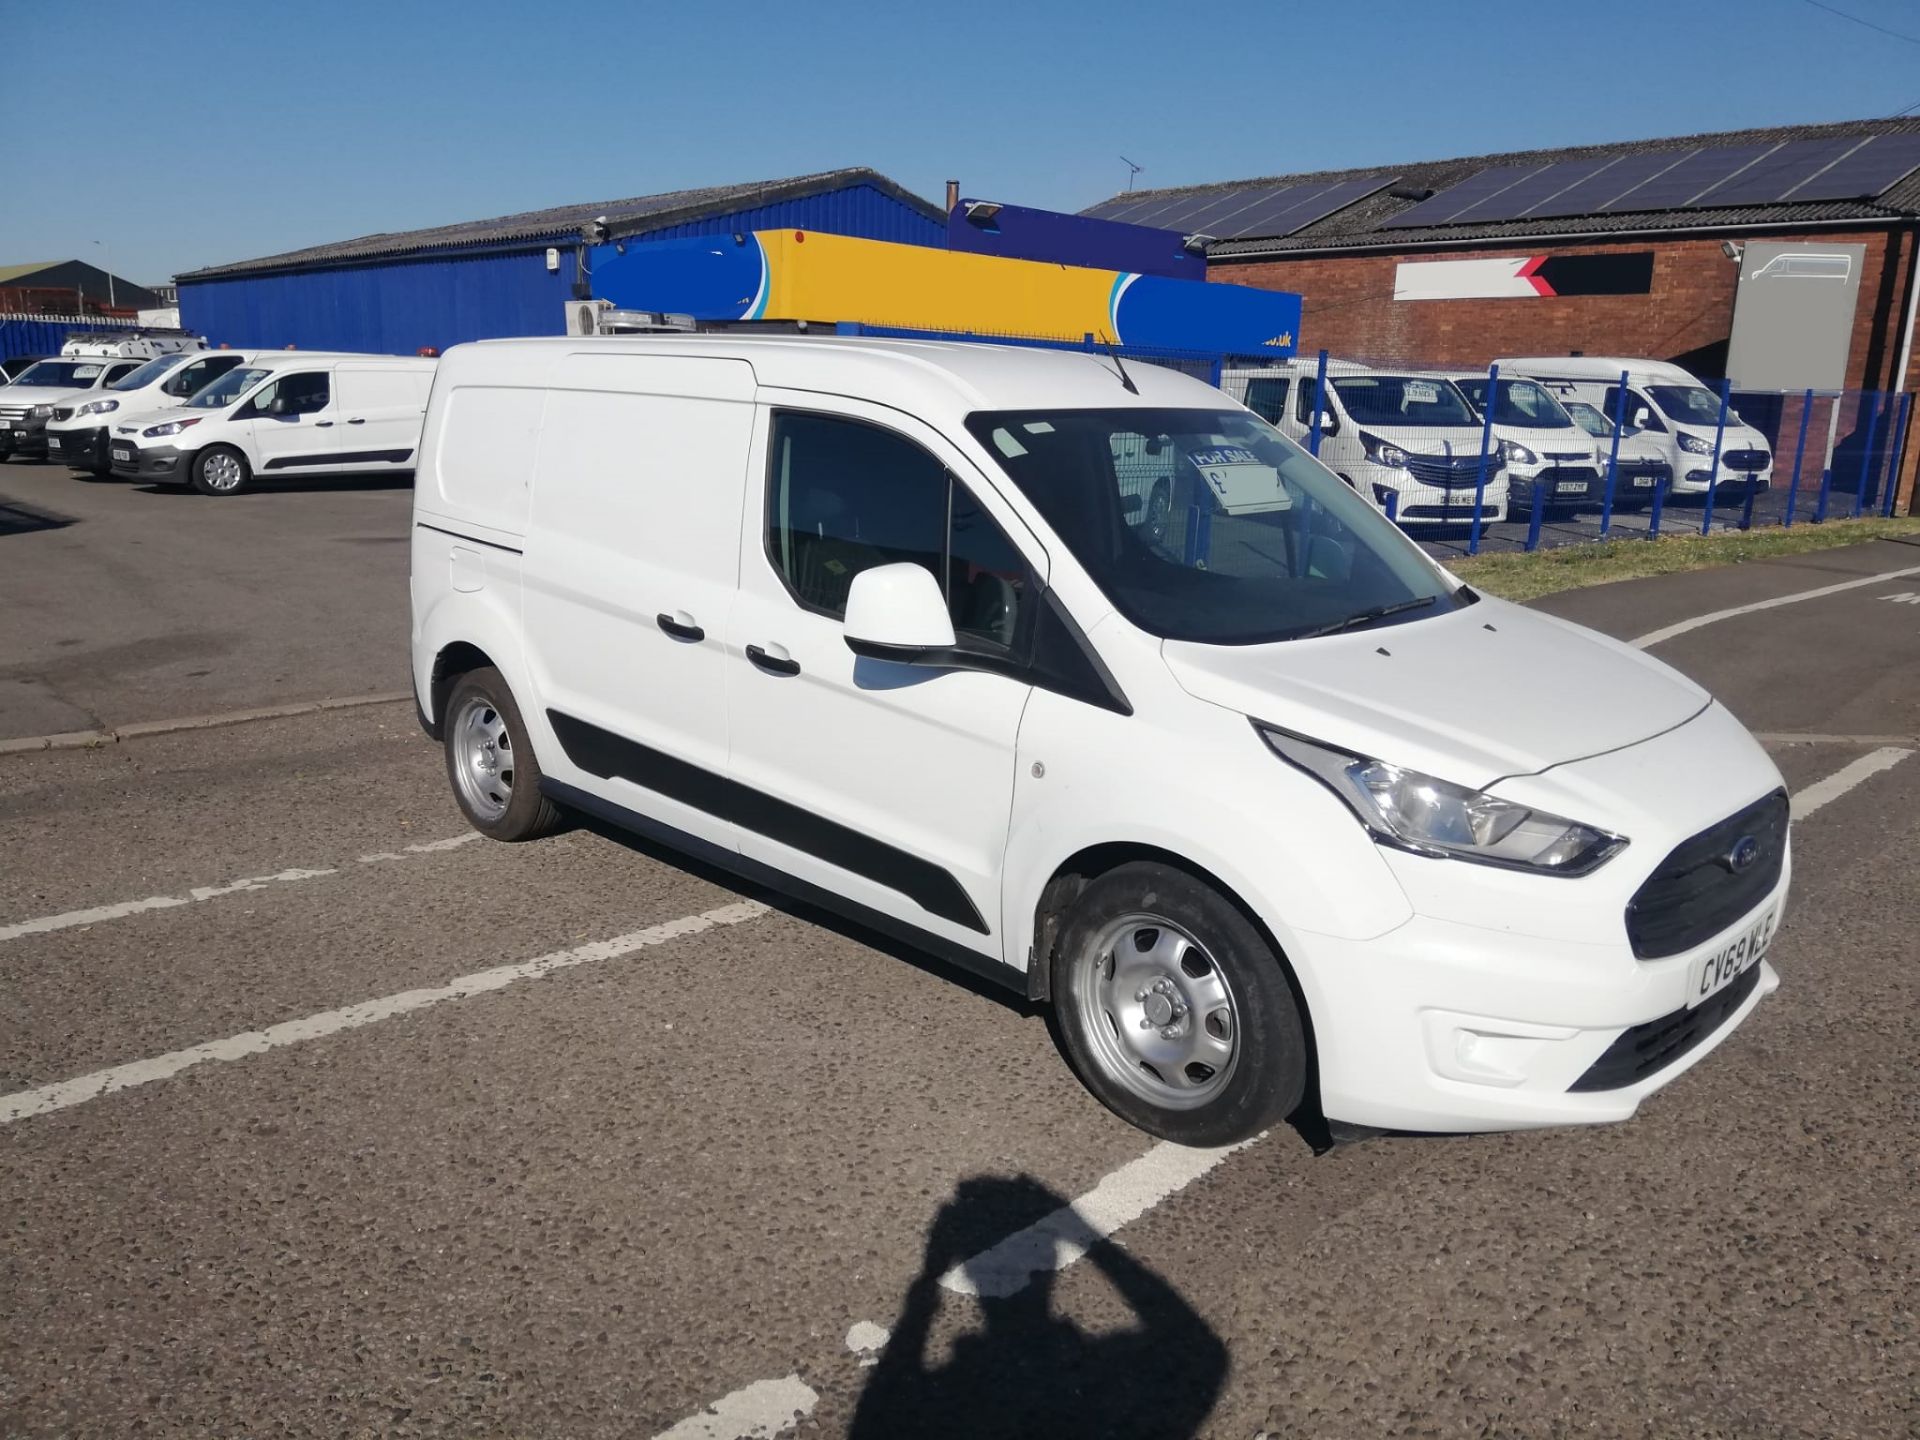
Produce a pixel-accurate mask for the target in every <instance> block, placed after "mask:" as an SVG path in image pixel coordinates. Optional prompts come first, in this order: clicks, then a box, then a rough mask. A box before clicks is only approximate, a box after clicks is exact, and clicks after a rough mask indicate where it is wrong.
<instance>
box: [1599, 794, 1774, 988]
mask: <svg viewBox="0 0 1920 1440" xmlns="http://www.w3.org/2000/svg"><path fill="white" fill-rule="evenodd" d="M1747 836H1752V837H1753V839H1754V841H1755V842H1756V843H1757V844H1758V845H1759V847H1760V853H1759V854H1758V856H1756V857H1755V859H1754V860H1753V862H1752V863H1751V864H1750V865H1748V866H1747V868H1746V869H1745V870H1741V871H1738V872H1736V871H1735V870H1734V869H1733V867H1732V866H1731V864H1729V862H1728V855H1729V853H1730V852H1731V851H1732V850H1733V848H1734V846H1735V845H1736V844H1738V843H1739V842H1740V841H1741V840H1742V839H1744V838H1745V837H1747ZM1786 858H1787V792H1786V791H1784V790H1776V791H1774V792H1773V794H1771V795H1769V796H1767V798H1766V799H1764V800H1760V801H1756V802H1755V803H1754V804H1752V805H1749V806H1748V807H1747V808H1746V809H1744V810H1742V811H1741V812H1740V813H1739V814H1737V815H1730V816H1728V817H1727V818H1726V819H1725V820H1722V821H1721V822H1720V823H1719V824H1718V825H1714V826H1711V827H1710V828H1708V829H1706V830H1702V831H1701V832H1700V833H1699V834H1698V835H1695V836H1694V837H1693V838H1692V839H1690V840H1682V841H1681V842H1680V843H1679V844H1678V845H1676V846H1674V848H1673V853H1672V854H1670V855H1668V856H1667V858H1666V859H1664V860H1662V861H1661V862H1660V865H1659V867H1658V868H1657V869H1656V870H1655V871H1654V872H1653V874H1652V875H1651V876H1649V877H1648V879H1647V883H1646V884H1644V885H1642V886H1641V887H1640V888H1639V889H1638V890H1636V891H1635V892H1634V895H1633V899H1632V900H1630V901H1628V902H1627V939H1628V940H1629V941H1631V942H1632V944H1633V953H1634V954H1635V955H1637V956H1639V957H1640V958H1641V959H1642V960H1659V959H1662V958H1664V957H1666V956H1668V955H1678V954H1679V953H1680V952H1681V951H1682V950H1690V949H1692V948H1693V947H1694V946H1695V945H1699V944H1701V943H1702V942H1704V941H1706V940H1710V939H1712V938H1713V937H1714V936H1715V935H1717V934H1719V933H1720V932H1721V931H1722V930H1724V929H1726V928H1727V926H1729V925H1731V924H1732V923H1733V922H1734V921H1736V920H1738V919H1739V918H1740V917H1741V916H1742V915H1744V914H1746V913H1747V912H1748V911H1749V910H1751V909H1753V907H1754V906H1756V905H1758V904H1759V903H1760V902H1761V901H1762V900H1764V899H1765V898H1766V897H1767V893H1768V892H1769V891H1770V890H1772V889H1773V887H1774V886H1775V885H1776V884H1778V883H1779V880H1780V868H1781V866H1782V865H1783V864H1785V863H1786Z"/></svg>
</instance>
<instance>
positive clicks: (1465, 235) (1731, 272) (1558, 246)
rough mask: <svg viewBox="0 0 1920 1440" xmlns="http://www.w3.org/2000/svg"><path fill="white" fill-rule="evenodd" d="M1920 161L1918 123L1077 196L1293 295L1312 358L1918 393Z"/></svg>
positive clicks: (1228, 272)
mask: <svg viewBox="0 0 1920 1440" xmlns="http://www.w3.org/2000/svg"><path fill="white" fill-rule="evenodd" d="M1916 171H1920V117H1914V118H1909V119H1904V120H1871V121H1857V122H1847V123H1843V124H1838V125H1817V126H1797V127H1789V128H1784V129H1773V130H1748V131H1735V132H1728V133H1723V134H1715V135H1690V136H1682V137H1676V138H1673V139H1664V140H1651V141H1637V142H1633V143H1630V144H1621V145H1597V146H1587V147H1582V148H1578V149H1566V150H1536V151H1525V152H1519V153H1513V154H1505V155H1482V156H1475V157H1470V158H1466V159H1458V160H1442V161H1423V162H1418V163H1412V164H1405V165H1393V166H1382V167H1377V168H1374V169H1368V170H1345V171H1327V172H1320V173H1315V174H1303V175H1284V176H1268V177H1264V178H1261V179H1254V180H1242V181H1234V182H1224V183H1218V184H1211V185H1202V186H1188V187H1183V188H1181V189H1173V190H1152V191H1136V192H1133V193H1132V194H1130V195H1116V196H1115V197H1113V198H1112V199H1111V200H1108V201H1105V202H1103V203H1102V204H1100V205H1097V206H1094V207H1092V208H1091V209H1090V210H1089V211H1087V212H1086V213H1088V214H1092V215H1098V216H1101V217H1103V218H1107V219H1114V220H1125V221H1130V222H1133V223H1136V224H1143V225H1151V226H1156V227H1160V228H1163V229H1174V230H1179V231H1181V232H1182V233H1184V234H1188V235H1196V234H1197V235H1203V236H1206V237H1209V239H1208V241H1207V258H1208V273H1209V276H1210V277H1211V278H1213V279H1216V280H1224V281H1229V282H1232V283H1234V284H1238V285H1255V286H1263V287H1268V288H1272V289H1276V290H1291V291H1297V292H1299V293H1300V294H1301V295H1302V296H1303V297H1304V300H1305V310H1304V315H1303V318H1302V321H1301V334H1300V336H1299V347H1300V351H1301V353H1303V354H1311V353H1313V352H1314V351H1316V350H1319V349H1323V348H1324V349H1326V350H1328V351H1330V352H1331V353H1332V354H1334V355H1336V356H1339V357H1342V358H1349V359H1357V360H1367V361H1375V362H1393V363H1401V364H1406V363H1418V364H1423V365H1430V366H1473V367H1478V366H1483V365H1485V364H1487V363H1488V362H1489V361H1491V360H1495V359H1498V358H1499V357H1501V356H1521V355H1566V354H1587V355H1622V356H1645V357H1650V358H1653V359H1660V360H1671V361H1674V362H1676V363H1678V364H1680V365H1683V366H1685V367H1686V368H1687V369H1689V370H1691V371H1693V372H1694V373H1695V374H1696V375H1699V376H1700V377H1701V378H1703V379H1705V380H1708V381H1710V382H1711V381H1714V380H1718V379H1720V378H1721V377H1723V376H1729V377H1731V379H1732V380H1733V382H1734V384H1735V386H1736V387H1737V388H1740V389H1742V390H1743V391H1744V390H1759V391H1768V392H1773V391H1778V392H1783V393H1786V394H1795V393H1797V392H1799V391H1800V390H1802V389H1804V388H1813V389H1816V390H1821V391H1833V390H1869V391H1884V392H1910V391H1912V390H1913V389H1914V388H1915V387H1916V384H1917V383H1920V354H1917V353H1916V349H1917V348H1920V347H1916V346H1915V344H1914V316H1915V301H1916V296H1917V295H1920V290H1917V289H1916V285H1915V280H1916V267H1915V256H1916V251H1917V250H1920V173H1916ZM1915 408H1920V405H1916V407H1915ZM1882 413H1883V414H1885V415H1886V416H1887V417H1888V425H1887V427H1886V428H1890V427H1891V416H1892V415H1893V414H1895V413H1897V411H1896V410H1895V409H1894V408H1893V407H1892V406H1891V405H1890V404H1889V405H1887V406H1885V407H1884V408H1883V410H1882ZM1917 421H1920V417H1910V418H1909V422H1908V429H1909V432H1915V431H1920V423H1917ZM1883 433H1884V432H1883ZM1907 438H1908V437H1906V436H1897V437H1893V444H1894V445H1895V446H1898V447H1900V448H1899V454H1900V461H1899V464H1900V472H1899V473H1900V489H1899V494H1900V497H1901V501H1900V503H1901V505H1902V508H1906V507H1907V506H1909V505H1911V502H1912V498H1913V487H1914V472H1915V469H1916V466H1917V465H1920V454H1917V453H1916V450H1920V447H1916V446H1913V445H1911V444H1907V443H1906V441H1907ZM1884 443H1886V442H1885V440H1884V439H1882V440H1878V441H1876V442H1875V447H1874V448H1875V449H1876V450H1878V449H1879V448H1880V446H1881V445H1882V444H1884Z"/></svg>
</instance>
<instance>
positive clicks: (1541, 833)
mask: <svg viewBox="0 0 1920 1440" xmlns="http://www.w3.org/2000/svg"><path fill="white" fill-rule="evenodd" d="M1254 728H1255V729H1257V730H1258V731H1259V732H1260V735H1261V738H1263V739H1264V740H1265V741H1266V742H1267V744H1268V745H1270V746H1271V747H1272V748H1273V752H1274V753H1275V754H1276V755H1278V756H1279V757H1280V758H1281V759H1283V760H1286V761H1287V762H1289V763H1290V764H1292V765H1294V766H1295V767H1297V768H1298V769H1301V770H1304V771H1306V772H1307V773H1308V774H1309V775H1311V776H1313V778H1314V779H1316V780H1318V781H1319V782H1320V783H1321V784H1322V785H1325V786H1326V787H1327V788H1328V789H1329V790H1331V791H1332V792H1333V793H1334V794H1335V795H1337V796H1339V797H1340V799H1341V800H1342V801H1344V802H1345V804H1346V806H1347V808H1348V809H1349V810H1351V811H1353V813H1354V817H1355V818H1356V819H1358V820H1359V822H1360V823H1361V824H1362V825H1364V826H1366V828H1367V830H1368V832H1369V833H1370V834H1371V835H1372V836H1373V838H1374V839H1375V840H1376V841H1377V842H1379V843H1380V844H1383V845H1391V846H1393V847H1395V848H1396V849H1400V850H1411V851H1413V852H1414V853H1416V854H1419V855H1431V856H1435V857H1438V858H1443V859H1453V860H1474V861H1478V862H1479V863H1480V864H1482V865H1499V866H1503V867H1505V868H1507V869H1510V870H1529V871H1532V872H1534V873H1535V874H1545V875H1589V874H1591V873H1593V872H1594V871H1595V870H1598V869H1599V868H1600V867H1601V866H1602V865H1604V864H1606V863H1607V861H1609V860H1611V859H1612V858H1613V857H1614V856H1615V855H1617V854H1619V853H1620V852H1621V851H1622V850H1624V849H1626V847H1627V841H1626V839H1625V837H1624V836H1620V835H1614V834H1611V833H1609V832H1608V831H1605V830H1601V829H1597V828H1596V827H1594V826H1592V825H1582V824H1581V823H1580V822H1579V821H1577V820H1568V819H1566V818H1565V817H1564V816H1560V815H1549V814H1547V813H1546V812H1545V811H1543V810H1534V809H1531V808H1529V807H1528V806H1525V805H1516V804H1514V803H1513V802H1512V801H1511V800H1502V799H1500V798H1499V797H1498V796H1497V795H1489V794H1487V793H1486V792H1485V791H1484V790H1469V789H1467V788H1466V786H1464V785H1455V784H1453V783H1451V782H1450V781H1446V780H1437V779H1435V778H1434V777H1433V776H1431V775H1422V774H1421V773H1420V772H1419V771H1418V770H1407V769H1403V768H1402V767H1401V766H1398V765H1389V764H1388V763H1387V762H1386V761H1384V760H1369V759H1368V758H1367V757H1366V756H1364V755H1355V754H1352V753H1351V752H1349V751H1346V750H1336V749H1334V748H1333V747H1332V746H1329V745H1319V744H1316V743H1314V742H1313V741H1311V740H1303V739H1301V738H1300V737H1299V736H1298V735H1289V734H1287V733H1286V732H1285V731H1284V730H1274V729H1271V728H1270V727H1268V726H1265V725H1261V724H1259V723H1258V722H1256V723H1255V726H1254Z"/></svg>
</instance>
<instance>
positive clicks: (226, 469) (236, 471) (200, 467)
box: [193, 445, 253, 495]
mask: <svg viewBox="0 0 1920 1440" xmlns="http://www.w3.org/2000/svg"><path fill="white" fill-rule="evenodd" d="M252 479H253V467H252V466H250V465H248V464H247V457H246V456H244V455H242V454H241V453H240V452H239V451H238V450H235V449H234V448H233V447H232V446H231V445H209V446H208V447H207V448H206V449H204V450H202V451H201V452H200V453H199V454H198V455H196V456H194V457H193V488H194V489H196V490H198V491H199V492H200V493H201V494H202V495H238V494H239V493H240V492H241V491H242V490H244V489H246V488H247V485H248V483H249V482H251V481H252Z"/></svg>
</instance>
